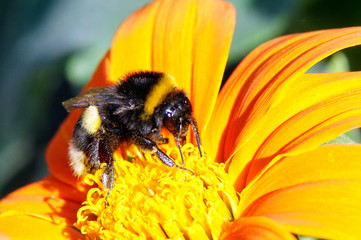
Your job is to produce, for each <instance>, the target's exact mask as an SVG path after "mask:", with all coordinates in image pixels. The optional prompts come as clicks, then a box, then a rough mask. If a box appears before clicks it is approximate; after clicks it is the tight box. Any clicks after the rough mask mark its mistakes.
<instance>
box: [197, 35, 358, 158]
mask: <svg viewBox="0 0 361 240" xmlns="http://www.w3.org/2000/svg"><path fill="white" fill-rule="evenodd" d="M360 32H361V28H345V29H333V30H324V31H317V32H309V33H301V34H294V35H288V36H284V37H280V38H277V39H274V40H272V41H270V42H267V43H265V44H263V45H261V46H260V47H258V48H257V49H255V50H254V51H253V52H252V53H250V54H249V55H248V56H247V57H246V58H245V59H244V61H242V63H241V64H240V65H239V66H238V67H237V69H236V70H235V72H234V73H233V74H232V76H231V77H230V79H229V80H228V81H227V83H226V84H225V86H224V87H223V88H222V91H221V93H220V96H219V99H218V100H217V104H216V108H215V112H214V114H213V115H212V118H211V121H210V124H209V125H210V126H209V128H210V129H209V131H207V134H206V135H205V137H204V139H205V140H203V141H204V142H206V143H205V146H206V150H207V152H208V153H209V154H210V155H211V156H214V157H216V156H217V153H218V156H217V160H218V161H226V160H227V159H228V158H229V157H230V156H231V155H232V153H233V152H234V151H235V149H236V148H237V147H238V146H240V145H242V144H244V142H246V141H248V139H249V138H251V137H252V132H253V129H249V128H248V127H247V126H249V124H250V122H252V121H261V120H262V118H263V116H264V114H266V113H267V111H268V109H269V108H270V106H271V105H272V104H273V102H271V101H269V99H270V98H271V97H272V95H273V94H274V93H275V92H276V90H277V89H278V88H279V87H280V86H281V85H282V84H288V83H289V82H293V81H295V80H296V79H298V78H299V77H300V76H301V75H302V74H304V73H305V72H306V71H307V70H308V69H309V68H310V67H311V66H312V65H314V64H315V63H317V62H318V61H320V60H322V59H324V58H325V57H327V56H329V55H331V54H332V53H334V52H336V51H339V50H341V49H344V48H347V47H351V46H355V45H358V44H360V42H361V35H360ZM252 127H253V126H252ZM240 136H242V137H240ZM215 149H216V150H217V152H216V150H215Z"/></svg>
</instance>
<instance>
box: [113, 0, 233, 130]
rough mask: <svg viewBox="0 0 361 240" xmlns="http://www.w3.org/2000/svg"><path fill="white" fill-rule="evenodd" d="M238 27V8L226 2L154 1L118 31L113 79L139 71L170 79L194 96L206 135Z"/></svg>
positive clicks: (114, 42)
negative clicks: (236, 26)
mask: <svg viewBox="0 0 361 240" xmlns="http://www.w3.org/2000/svg"><path fill="white" fill-rule="evenodd" d="M234 24H235V13H234V9H233V7H232V5H230V4H229V3H227V2H224V1H219V0H182V1H179V0H169V1H154V2H152V3H151V4H149V5H147V6H146V7H144V8H142V9H140V10H139V11H138V12H136V13H134V14H133V15H132V16H130V17H129V18H128V19H127V20H126V21H125V22H124V23H123V24H122V25H121V26H120V28H119V29H118V31H117V33H116V35H115V37H114V40H113V45H112V48H111V62H112V64H111V79H112V80H113V81H117V80H118V79H119V78H120V77H122V76H124V75H125V74H126V73H128V72H131V71H139V70H155V71H162V72H167V73H169V74H171V75H172V76H173V77H175V79H176V80H177V82H178V83H179V85H180V87H181V88H183V89H185V91H186V92H187V93H188V94H189V95H190V98H191V101H192V103H193V107H194V111H195V115H196V119H197V121H198V125H199V127H200V131H203V128H204V127H205V126H206V124H207V122H208V120H209V118H210V114H211V112H212V110H213V107H214V104H215V101H216V96H217V94H218V90H219V86H220V84H221V80H222V76H223V71H224V68H225V64H226V60H227V57H228V51H229V47H230V42H231V37H232V34H233V28H234Z"/></svg>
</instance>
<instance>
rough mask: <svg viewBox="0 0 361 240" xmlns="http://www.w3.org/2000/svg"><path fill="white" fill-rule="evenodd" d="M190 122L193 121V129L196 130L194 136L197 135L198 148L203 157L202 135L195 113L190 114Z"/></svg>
mask: <svg viewBox="0 0 361 240" xmlns="http://www.w3.org/2000/svg"><path fill="white" fill-rule="evenodd" d="M190 122H191V125H192V129H193V132H194V136H195V138H196V141H197V146H198V150H199V155H200V156H201V157H203V154H202V149H201V145H202V142H201V137H200V134H199V131H198V126H197V122H196V119H195V118H194V116H193V115H191V116H190Z"/></svg>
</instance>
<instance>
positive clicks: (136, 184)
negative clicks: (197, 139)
mask: <svg viewBox="0 0 361 240" xmlns="http://www.w3.org/2000/svg"><path fill="white" fill-rule="evenodd" d="M163 146H164V147H165V150H166V152H167V154H168V155H170V156H171V157H172V158H173V159H175V160H176V162H181V161H180V156H179V153H178V149H177V148H172V147H169V146H165V145H163ZM163 146H162V147H163ZM182 151H183V155H184V159H185V166H184V167H186V168H189V169H191V170H192V171H194V173H195V174H192V173H191V172H190V171H186V170H182V169H178V168H169V167H168V166H166V165H164V164H163V163H162V162H161V161H160V160H159V159H158V158H157V157H155V156H153V155H149V154H145V155H144V156H143V155H142V154H136V155H135V157H134V159H133V160H132V162H129V161H125V160H120V159H117V160H116V161H115V180H114V188H113V189H112V190H111V192H110V193H109V195H108V192H107V191H106V190H104V188H103V185H102V183H101V181H100V179H101V175H102V171H101V170H99V171H97V172H96V173H95V174H94V175H90V174H89V175H87V176H86V180H87V181H88V182H89V184H92V183H93V182H96V183H98V185H99V187H96V188H92V189H91V190H89V192H88V195H87V200H86V201H85V202H84V203H83V206H82V207H81V208H80V209H79V210H78V220H77V223H76V224H75V226H76V227H77V228H79V229H80V231H81V232H82V233H83V234H87V235H88V236H89V237H91V238H95V239H168V238H172V239H173V238H175V239H197V240H201V239H219V236H220V235H221V233H222V232H223V231H224V230H225V229H227V228H228V226H229V225H230V223H231V222H232V221H233V220H234V215H235V213H236V210H237V205H238V201H239V200H238V196H237V193H236V191H235V190H234V188H233V186H232V184H231V183H230V181H229V180H228V175H227V173H225V170H224V167H225V166H224V164H219V163H215V162H213V161H212V160H211V159H209V158H207V157H203V158H200V157H199V153H198V152H197V150H196V149H195V147H194V146H193V145H192V144H190V143H188V144H186V145H184V146H183V148H182ZM138 153H139V152H138Z"/></svg>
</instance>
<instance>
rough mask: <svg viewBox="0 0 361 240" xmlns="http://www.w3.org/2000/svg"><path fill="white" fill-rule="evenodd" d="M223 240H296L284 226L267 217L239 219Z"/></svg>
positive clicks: (225, 233)
mask: <svg viewBox="0 0 361 240" xmlns="http://www.w3.org/2000/svg"><path fill="white" fill-rule="evenodd" d="M221 239H223V240H232V239H235V240H236V239H242V240H258V239H273V240H277V239H279V240H281V239H283V240H295V239H296V238H295V237H294V236H293V235H292V234H290V233H289V232H288V231H287V230H286V229H285V228H284V227H283V226H282V225H280V224H277V223H276V222H273V221H272V220H270V219H268V218H265V217H245V218H239V219H237V220H236V221H235V222H234V223H233V224H232V225H231V226H230V228H229V229H227V231H225V232H224V233H223V235H222V238H221Z"/></svg>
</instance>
